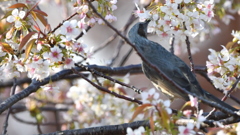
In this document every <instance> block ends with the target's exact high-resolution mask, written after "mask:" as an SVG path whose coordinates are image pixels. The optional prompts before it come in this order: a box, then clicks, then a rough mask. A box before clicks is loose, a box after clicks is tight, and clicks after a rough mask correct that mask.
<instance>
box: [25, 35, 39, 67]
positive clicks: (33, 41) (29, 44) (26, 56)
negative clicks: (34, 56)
mask: <svg viewBox="0 0 240 135" xmlns="http://www.w3.org/2000/svg"><path fill="white" fill-rule="evenodd" d="M35 41H36V39H32V40H30V41H29V42H28V44H27V46H26V50H25V59H24V62H25V61H26V60H27V59H28V56H29V54H30V52H31V50H32V47H33V45H34V44H35Z"/></svg>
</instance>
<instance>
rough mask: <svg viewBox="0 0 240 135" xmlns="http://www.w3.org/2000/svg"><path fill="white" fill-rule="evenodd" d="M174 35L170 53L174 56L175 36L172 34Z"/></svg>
mask: <svg viewBox="0 0 240 135" xmlns="http://www.w3.org/2000/svg"><path fill="white" fill-rule="evenodd" d="M172 35H173V37H172V39H171V47H170V52H171V53H172V54H174V41H175V35H174V34H172Z"/></svg>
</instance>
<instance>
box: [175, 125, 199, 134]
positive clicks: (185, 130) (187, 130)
mask: <svg viewBox="0 0 240 135" xmlns="http://www.w3.org/2000/svg"><path fill="white" fill-rule="evenodd" d="M193 128H194V125H193V124H192V123H187V126H178V131H179V134H178V135H195V134H196V132H195V131H194V130H193Z"/></svg>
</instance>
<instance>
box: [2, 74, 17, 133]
mask: <svg viewBox="0 0 240 135" xmlns="http://www.w3.org/2000/svg"><path fill="white" fill-rule="evenodd" d="M13 82H14V84H13V87H12V89H11V96H13V95H14V94H15V91H16V87H17V84H16V82H17V79H16V78H13ZM10 112H11V107H9V109H8V112H7V115H6V119H5V122H4V126H3V132H2V134H3V135H5V134H7V127H8V118H9V115H10Z"/></svg>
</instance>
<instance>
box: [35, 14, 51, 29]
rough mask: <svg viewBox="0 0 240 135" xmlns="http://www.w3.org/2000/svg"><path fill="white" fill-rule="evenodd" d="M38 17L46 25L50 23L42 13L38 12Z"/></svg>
mask: <svg viewBox="0 0 240 135" xmlns="http://www.w3.org/2000/svg"><path fill="white" fill-rule="evenodd" d="M36 16H37V18H38V19H39V20H40V21H41V22H42V24H43V25H44V26H45V27H46V25H47V24H48V23H47V21H46V19H45V18H44V17H43V16H42V15H41V14H38V13H36Z"/></svg>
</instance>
